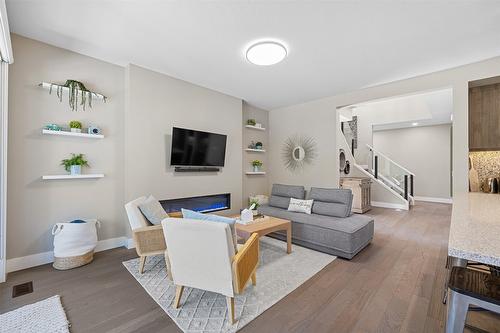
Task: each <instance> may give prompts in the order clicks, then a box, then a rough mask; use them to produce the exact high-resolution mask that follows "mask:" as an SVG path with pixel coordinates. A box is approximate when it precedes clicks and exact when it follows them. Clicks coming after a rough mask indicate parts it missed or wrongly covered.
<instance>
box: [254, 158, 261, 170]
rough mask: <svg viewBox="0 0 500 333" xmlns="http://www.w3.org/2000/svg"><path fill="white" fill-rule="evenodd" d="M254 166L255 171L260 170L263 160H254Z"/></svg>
mask: <svg viewBox="0 0 500 333" xmlns="http://www.w3.org/2000/svg"><path fill="white" fill-rule="evenodd" d="M252 166H253V172H259V171H260V167H261V166H262V162H261V161H259V160H254V161H252Z"/></svg>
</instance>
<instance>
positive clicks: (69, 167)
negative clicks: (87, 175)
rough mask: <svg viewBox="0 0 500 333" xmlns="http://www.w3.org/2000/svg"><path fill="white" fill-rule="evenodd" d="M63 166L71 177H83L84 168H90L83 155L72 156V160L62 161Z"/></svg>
mask: <svg viewBox="0 0 500 333" xmlns="http://www.w3.org/2000/svg"><path fill="white" fill-rule="evenodd" d="M61 165H62V166H64V169H65V170H66V171H68V172H69V173H70V174H71V175H81V174H82V166H87V167H88V166H89V163H88V162H87V160H85V157H84V155H83V154H78V155H77V154H71V158H67V159H64V160H62V161H61Z"/></svg>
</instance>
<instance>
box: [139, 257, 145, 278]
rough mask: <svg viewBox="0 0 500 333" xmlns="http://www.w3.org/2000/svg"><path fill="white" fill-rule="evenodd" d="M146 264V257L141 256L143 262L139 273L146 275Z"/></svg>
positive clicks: (140, 264)
mask: <svg viewBox="0 0 500 333" xmlns="http://www.w3.org/2000/svg"><path fill="white" fill-rule="evenodd" d="M145 263H146V256H141V261H140V263H139V273H141V274H142V273H144V264H145Z"/></svg>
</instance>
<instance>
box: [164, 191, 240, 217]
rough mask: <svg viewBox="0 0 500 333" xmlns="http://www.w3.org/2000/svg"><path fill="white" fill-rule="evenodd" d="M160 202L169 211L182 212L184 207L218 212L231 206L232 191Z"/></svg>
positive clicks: (204, 211) (199, 210) (206, 211)
mask: <svg viewBox="0 0 500 333" xmlns="http://www.w3.org/2000/svg"><path fill="white" fill-rule="evenodd" d="M160 204H161V205H162V206H163V209H165V211H166V212H167V213H172V212H180V211H181V209H182V208H184V209H190V210H194V211H196V212H201V213H208V212H216V211H219V210H225V209H230V208H231V193H224V194H212V195H203V196H199V197H189V198H180V199H169V200H160Z"/></svg>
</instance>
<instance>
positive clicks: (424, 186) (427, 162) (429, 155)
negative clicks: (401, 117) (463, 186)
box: [373, 125, 451, 199]
mask: <svg viewBox="0 0 500 333" xmlns="http://www.w3.org/2000/svg"><path fill="white" fill-rule="evenodd" d="M450 140H451V125H438V126H418V127H412V128H403V129H396V130H386V131H377V132H373V146H374V148H375V149H376V150H378V151H381V152H383V153H384V154H385V155H386V156H388V157H389V158H390V159H392V160H394V161H397V163H399V164H400V165H403V166H404V167H406V168H408V169H409V170H410V171H412V172H413V173H415V178H414V196H416V197H428V198H441V199H449V198H450V197H451V193H450V191H451V184H450V181H451V141H450Z"/></svg>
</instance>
